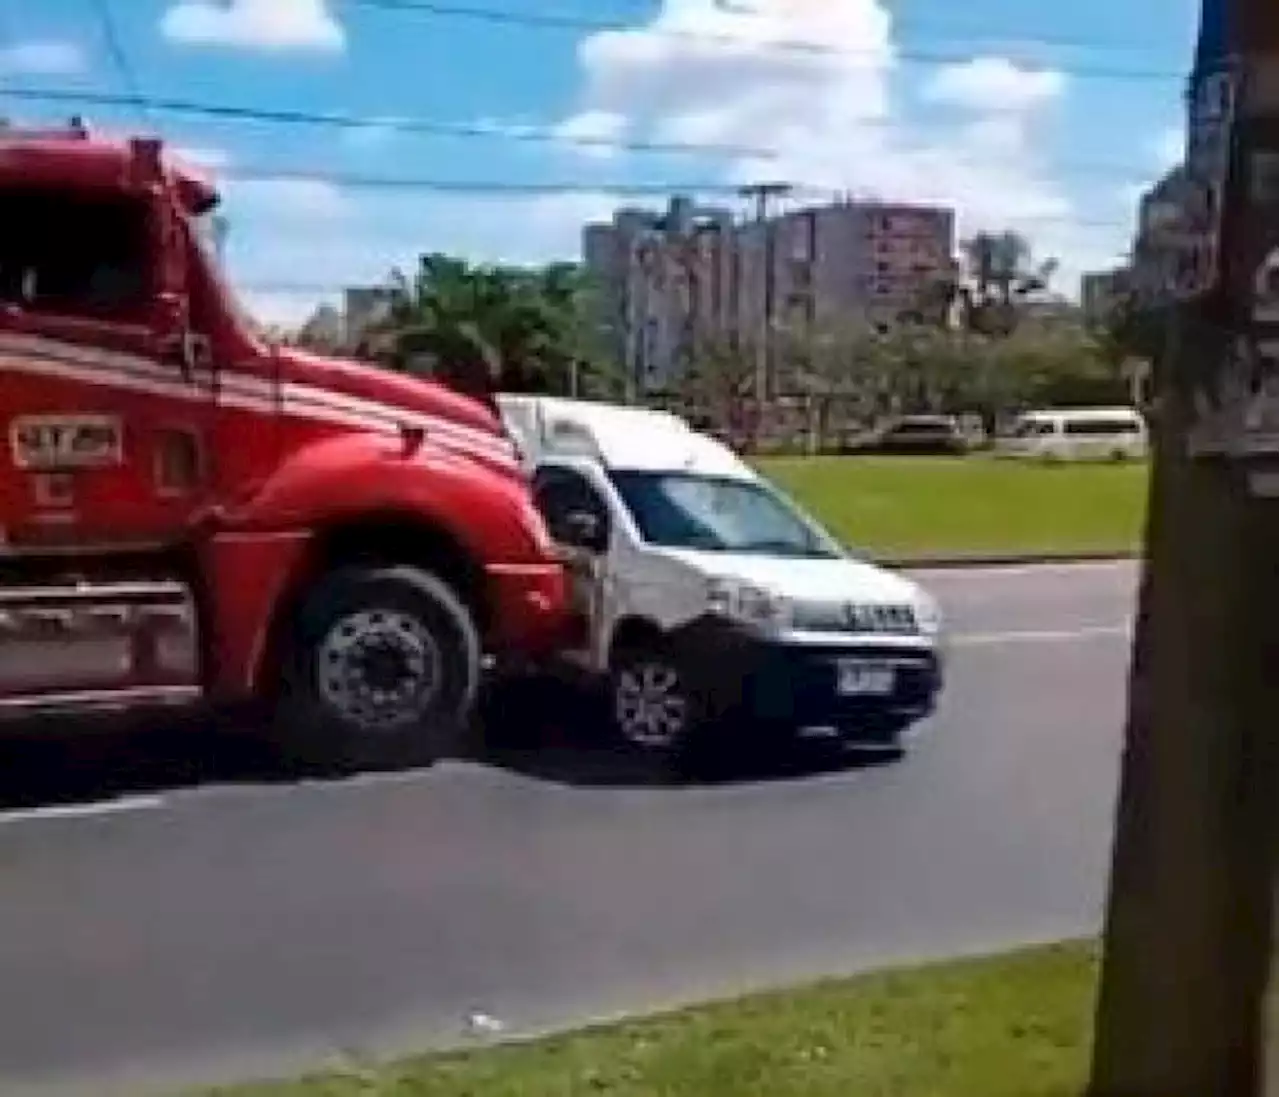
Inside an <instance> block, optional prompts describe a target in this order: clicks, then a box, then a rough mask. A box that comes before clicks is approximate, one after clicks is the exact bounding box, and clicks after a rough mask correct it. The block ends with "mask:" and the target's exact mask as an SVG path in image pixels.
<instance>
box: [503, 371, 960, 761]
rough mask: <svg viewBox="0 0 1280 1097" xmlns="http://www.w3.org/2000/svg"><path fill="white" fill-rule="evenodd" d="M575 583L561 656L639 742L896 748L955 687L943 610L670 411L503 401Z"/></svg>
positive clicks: (621, 729) (661, 750)
mask: <svg viewBox="0 0 1280 1097" xmlns="http://www.w3.org/2000/svg"><path fill="white" fill-rule="evenodd" d="M498 405H499V408H500V410H501V412H502V415H503V418H504V420H505V421H506V424H507V427H508V430H509V431H510V433H511V435H512V436H513V438H514V439H515V440H516V442H517V444H518V445H519V446H520V447H521V450H522V452H523V453H524V456H525V460H526V462H527V463H528V464H529V466H530V471H531V475H532V479H533V490H534V498H535V500H536V502H537V504H538V506H539V508H540V509H541V510H542V513H543V516H544V518H545V519H546V523H547V527H548V529H549V530H550V532H551V535H552V537H553V539H554V540H555V541H556V542H558V544H559V545H560V546H561V548H562V549H563V552H564V556H565V559H566V560H567V562H568V566H569V569H570V572H571V575H572V584H573V601H574V605H575V608H576V610H577V613H578V615H579V618H580V631H579V633H578V635H577V636H576V637H575V638H574V639H573V640H571V641H570V642H569V645H568V649H567V650H566V651H564V652H563V653H562V658H563V659H564V660H565V661H567V662H568V663H569V664H570V665H571V666H572V667H573V669H574V670H575V671H576V672H578V673H579V674H585V675H586V676H588V677H589V678H590V679H592V680H594V681H596V682H597V683H600V684H606V685H607V688H608V692H609V707H610V710H611V713H612V722H613V725H614V728H615V730H616V733H617V735H618V737H619V738H620V739H621V740H622V741H623V742H624V743H626V744H629V745H630V746H632V747H634V748H639V749H641V750H643V751H647V752H650V753H654V754H658V755H663V756H671V755H676V754H679V753H681V752H682V751H683V749H684V748H685V747H687V746H689V745H691V743H692V741H693V740H694V739H695V738H696V737H697V736H696V733H697V732H698V731H700V730H703V729H709V728H711V727H712V726H716V727H722V728H729V729H732V730H733V731H736V730H737V729H738V728H739V727H745V726H747V725H751V726H752V727H756V728H758V727H761V726H762V725H763V726H769V727H772V728H775V729H778V730H782V729H786V731H787V732H790V733H797V732H798V733H800V734H810V735H820V736H823V737H838V738H840V739H843V740H844V741H845V742H847V743H849V744H850V745H869V746H876V747H885V746H890V747H892V746H896V745H898V743H899V741H900V736H901V733H902V732H903V731H905V730H906V729H907V728H908V727H909V726H910V725H911V724H912V723H914V722H915V721H917V720H920V719H921V718H922V717H924V716H926V715H927V714H928V713H930V712H931V711H932V710H933V707H934V703H935V700H936V697H937V694H938V692H939V690H940V688H941V683H942V663H941V657H940V655H941V652H940V646H941V641H940V632H941V616H940V613H939V609H938V605H937V603H936V602H935V601H934V600H933V598H932V597H930V596H929V594H928V593H926V592H925V591H924V590H923V589H922V588H921V587H920V586H918V585H917V584H916V583H914V582H912V581H911V580H909V579H907V578H905V577H904V576H899V575H896V574H893V573H891V572H889V571H886V570H885V569H884V568H881V567H877V566H875V565H873V564H870V563H867V562H865V561H862V560H859V559H856V558H854V557H853V556H851V555H850V554H849V553H848V552H847V551H846V550H845V549H844V547H843V546H841V545H840V544H839V542H838V541H836V539H835V538H834V537H832V536H831V535H830V534H829V533H827V532H826V531H825V530H824V529H823V528H822V527H821V526H819V525H818V523H817V522H815V521H814V520H813V519H812V518H811V517H809V516H808V515H807V514H805V513H804V512H803V511H802V510H801V509H800V508H799V507H798V506H797V505H796V504H795V503H794V502H792V501H791V500H790V499H788V498H787V497H786V496H785V495H783V494H782V493H781V492H780V491H779V490H778V489H777V488H775V487H774V486H773V485H772V484H770V483H769V482H768V481H767V480H765V479H764V478H762V477H761V476H760V475H759V474H758V473H756V472H755V470H753V469H752V468H751V467H750V466H748V465H747V464H745V463H744V462H743V461H741V460H740V459H739V458H738V457H737V456H736V455H735V454H734V453H733V452H732V451H731V450H730V449H728V448H727V447H726V446H724V445H722V444H721V443H720V442H718V441H716V440H715V439H713V438H710V437H708V436H707V435H705V434H700V433H698V432H696V431H694V430H693V429H692V428H691V427H690V426H689V425H688V424H687V423H686V422H685V421H684V420H682V419H680V418H679V417H677V416H675V415H672V414H670V413H667V412H659V411H651V410H647V409H640V408H631V407H621V406H617V405H609V404H596V403H588V402H585V401H577V400H565V399H559V398H554V397H543V396H516V395H510V396H506V395H504V396H499V397H498Z"/></svg>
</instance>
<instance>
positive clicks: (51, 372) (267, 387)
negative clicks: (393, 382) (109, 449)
mask: <svg viewBox="0 0 1280 1097" xmlns="http://www.w3.org/2000/svg"><path fill="white" fill-rule="evenodd" d="M0 370H3V371H5V372H10V373H25V374H28V375H30V376H43V377H53V378H57V379H59V380H66V381H75V382H78V383H80V384H86V385H94V386H106V387H111V388H119V389H124V390H126V391H129V392H137V393H141V394H144V395H152V396H160V397H165V398H168V399H173V400H182V401H187V402H199V401H203V400H209V399H214V400H216V402H217V403H218V404H219V405H220V406H225V407H234V408H237V409H241V410H245V411H252V412H258V413H262V414H270V413H273V412H277V411H278V412H280V413H281V414H284V415H287V416H289V417H291V418H297V419H308V420H314V421H320V422H327V423H332V424H334V425H337V426H344V427H350V428H353V429H360V430H371V431H376V432H377V433H380V434H385V433H398V432H399V430H400V428H401V426H402V425H407V426H412V427H421V428H422V429H423V430H425V431H427V432H428V433H429V434H430V436H431V438H432V441H434V442H436V443H438V444H440V445H443V446H445V447H447V448H451V449H455V450H459V451H461V452H463V453H466V454H469V455H471V456H475V457H480V458H483V459H485V460H489V461H494V462H498V463H500V464H503V465H507V466H510V467H516V465H517V457H516V453H515V449H514V447H513V446H512V445H511V443H510V442H509V441H508V440H507V439H505V438H500V437H497V436H495V435H492V434H489V433H487V432H485V431H483V430H479V429H476V428H474V427H469V426H466V425H465V424H462V423H456V422H453V421H451V420H448V419H444V418H442V417H439V416H435V415H428V414H423V413H421V412H415V411H410V410H408V409H402V408H397V407H396V406H394V405H392V404H384V403H382V402H380V401H374V400H368V399H365V398H363V397H358V396H349V395H347V394H345V393H339V392H332V391H330V390H327V389H323V388H318V387H316V386H314V385H306V384H300V383H297V382H292V381H290V382H285V383H284V384H283V385H282V386H280V392H279V401H278V403H277V393H276V387H275V386H274V385H273V384H272V382H271V381H269V380H267V379H266V378H262V377H254V376H251V375H248V374H238V373H233V372H226V373H222V374H219V375H218V376H217V378H216V380H215V377H214V375H213V374H212V373H210V371H208V370H203V371H199V372H197V374H196V375H195V376H193V377H192V378H191V380H190V381H187V380H179V379H178V378H177V377H176V376H175V373H174V371H173V369H171V368H169V367H166V366H164V365H162V364H161V363H159V362H155V361H154V360H151V359H148V358H142V357H137V356H134V355H127V354H120V353H117V352H114V351H101V352H98V351H94V350H91V349H88V348H83V347H74V348H69V347H68V346H67V345H66V344H63V343H61V342H56V341H50V340H45V339H33V338H25V337H19V338H14V337H10V336H0Z"/></svg>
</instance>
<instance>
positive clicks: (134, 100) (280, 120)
mask: <svg viewBox="0 0 1280 1097" xmlns="http://www.w3.org/2000/svg"><path fill="white" fill-rule="evenodd" d="M6 95H8V96H11V97H12V98H14V99H18V100H23V101H27V102H36V103H45V104H57V103H61V104H65V105H68V106H99V107H107V108H112V109H130V108H133V109H137V108H139V107H146V108H150V109H151V110H153V111H155V112H157V113H165V114H174V115H179V116H184V115H185V116H187V117H196V118H208V119H222V120H227V121H241V122H257V123H263V124H267V125H281V126H314V127H317V128H331V129H345V130H351V131H357V130H370V129H379V128H380V129H387V130H391V131H393V132H399V133H407V134H417V135H425V136H433V137H441V136H443V137H453V138H462V139H490V140H512V141H527V142H535V143H541V144H565V145H580V146H591V147H596V148H606V149H614V150H619V151H632V152H651V153H658V152H665V153H673V152H678V153H688V154H698V155H702V156H721V157H752V158H755V159H758V160H776V159H777V158H778V151H777V150H776V149H771V148H763V147H757V146H751V145H735V144H700V143H697V142H679V141H677V142H666V141H644V140H635V141H628V140H621V139H613V138H594V137H581V136H576V135H572V134H565V133H561V132H559V131H557V130H556V129H554V128H545V127H544V128H533V127H512V128H510V129H503V128H499V127H496V126H494V127H490V126H484V125H480V124H475V123H465V122H440V121H432V120H427V119H416V118H380V117H375V116H369V115H364V116H361V115H351V114H340V113H329V112H316V111H304V110H293V109H289V108H271V107H251V106H242V105H239V104H229V103H209V102H203V101H197V100H189V99H173V98H159V97H155V96H148V95H141V94H138V93H136V92H132V91H131V92H127V93H123V94H122V93H115V92H99V91H88V90H79V89H75V88H31V87H24V86H5V85H0V97H3V96H6ZM856 124H857V125H859V126H866V127H868V128H872V129H876V128H888V127H890V126H891V125H892V124H893V120H891V119H885V118H866V119H861V120H858V121H857V123H856ZM953 155H954V156H955V157H956V158H957V159H960V160H964V161H966V162H968V161H969V160H970V159H972V160H977V159H979V158H978V157H977V156H974V157H972V158H969V157H965V156H962V155H959V154H953ZM1053 167H1054V170H1064V169H1065V170H1067V171H1069V172H1071V173H1072V174H1077V175H1094V176H1121V175H1142V174H1146V173H1147V172H1146V169H1145V168H1143V167H1140V166H1127V165H1122V164H1108V163H1098V162H1084V161H1079V162H1071V163H1060V164H1054V165H1053ZM219 174H227V175H229V174H230V173H229V172H226V171H223V172H220V173H219ZM278 174H286V175H287V174H298V175H307V176H309V177H314V176H316V175H317V173H316V172H314V171H309V170H306V169H302V170H299V171H296V172H294V171H289V170H287V169H286V170H284V171H282V172H280V173H278ZM319 174H324V173H323V172H322V173H319ZM350 185H352V186H381V187H396V186H400V187H414V186H418V185H419V184H418V183H417V182H415V181H412V180H405V181H399V182H398V181H396V180H393V179H385V178H369V179H368V180H367V181H362V180H360V179H359V178H358V177H357V178H356V179H355V181H353V182H351V184H350ZM423 185H424V186H426V187H433V186H438V185H439V184H437V183H434V182H431V183H427V184H423ZM469 186H470V184H460V189H467V188H468V187H469ZM484 186H485V187H486V188H487V187H488V186H489V185H488V184H484ZM552 189H556V188H554V187H553V188H552ZM584 189H590V190H598V189H601V188H598V187H585V188H584ZM604 189H608V188H607V187H606V188H604ZM645 189H647V188H645ZM667 189H673V190H679V189H681V188H680V187H679V186H675V187H671V188H667ZM703 189H708V188H703Z"/></svg>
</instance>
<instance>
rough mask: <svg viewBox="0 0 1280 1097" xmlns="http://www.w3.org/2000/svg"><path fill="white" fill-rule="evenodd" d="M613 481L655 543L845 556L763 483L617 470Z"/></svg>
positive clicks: (645, 535) (714, 549) (717, 549)
mask: <svg viewBox="0 0 1280 1097" xmlns="http://www.w3.org/2000/svg"><path fill="white" fill-rule="evenodd" d="M611 479H612V480H613V483H614V486H615V487H616V488H617V489H618V494H619V495H621V496H622V501H623V502H624V503H625V504H626V507H627V509H628V510H629V511H630V512H631V515H632V517H633V518H634V519H635V523H636V525H637V527H639V530H640V535H641V536H642V537H643V538H644V539H645V540H646V541H648V542H649V543H650V544H654V545H662V546H664V547H666V548H683V549H698V550H702V551H710V552H755V553H760V554H761V555H768V556H821V557H827V558H834V557H837V556H839V555H840V551H839V549H838V548H837V547H836V546H835V544H834V543H832V542H831V541H829V540H828V539H827V538H825V537H823V536H822V535H821V534H820V533H819V532H818V531H817V530H816V529H814V528H813V527H812V526H810V525H809V523H808V522H806V521H805V520H804V519H803V518H802V517H801V516H800V515H799V514H798V513H797V512H796V510H795V509H794V507H792V506H791V505H790V504H789V503H788V502H787V501H786V500H785V499H783V498H782V496H780V495H779V494H778V493H777V492H774V491H772V490H771V489H769V488H768V487H766V486H764V485H763V484H755V483H751V482H750V481H746V480H732V479H727V478H723V477H712V476H699V475H695V474H692V473H683V472H635V471H616V472H613V473H612V474H611Z"/></svg>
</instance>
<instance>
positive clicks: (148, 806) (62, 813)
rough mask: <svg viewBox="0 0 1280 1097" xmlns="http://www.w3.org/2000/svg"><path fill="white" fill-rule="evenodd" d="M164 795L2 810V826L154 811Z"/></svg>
mask: <svg viewBox="0 0 1280 1097" xmlns="http://www.w3.org/2000/svg"><path fill="white" fill-rule="evenodd" d="M167 803H168V799H167V798H166V797H164V796H120V797H117V798H116V799H114V800H95V801H92V802H90V803H87V804H50V805H49V806H47V807H37V808H18V809H16V810H14V811H2V812H0V826H8V825H10V824H12V823H32V822H39V821H40V820H43V819H86V818H94V817H96V816H101V815H123V814H125V813H126V812H133V811H154V810H155V809H156V808H161V807H164V806H166V804H167Z"/></svg>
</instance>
